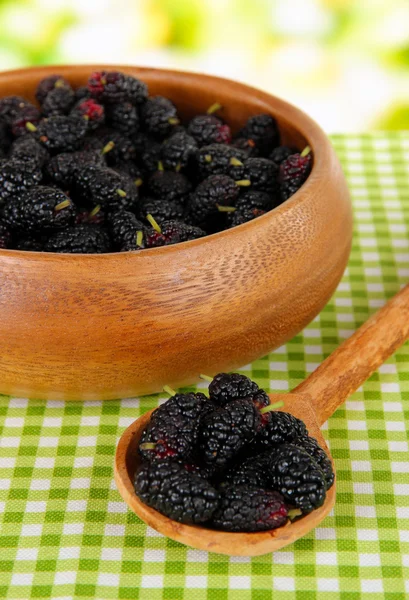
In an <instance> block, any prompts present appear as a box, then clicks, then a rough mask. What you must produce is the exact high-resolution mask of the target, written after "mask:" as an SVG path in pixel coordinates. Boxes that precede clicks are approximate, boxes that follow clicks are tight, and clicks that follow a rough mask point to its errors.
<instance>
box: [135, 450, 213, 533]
mask: <svg viewBox="0 0 409 600" xmlns="http://www.w3.org/2000/svg"><path fill="white" fill-rule="evenodd" d="M135 491H136V494H137V495H138V496H139V498H140V499H141V500H142V502H144V503H145V504H147V505H148V506H151V507H152V508H154V509H156V510H157V511H159V512H160V513H162V514H164V515H166V516H167V517H169V518H170V519H173V520H174V521H179V522H180V523H205V522H206V521H209V520H210V519H211V517H212V515H213V513H214V512H215V510H216V508H217V506H218V503H219V493H218V492H217V490H216V489H215V488H214V487H213V486H212V485H211V484H210V483H208V482H207V481H206V480H204V479H202V478H201V477H199V476H198V475H196V474H195V473H190V472H189V471H187V470H186V469H185V468H184V467H183V466H182V465H180V464H178V463H177V462H171V461H166V462H153V463H146V464H143V465H142V466H141V467H140V469H139V470H138V471H137V473H136V477H135Z"/></svg>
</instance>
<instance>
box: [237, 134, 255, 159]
mask: <svg viewBox="0 0 409 600" xmlns="http://www.w3.org/2000/svg"><path fill="white" fill-rule="evenodd" d="M232 146H233V147H234V148H237V149H238V150H241V151H242V152H244V154H245V155H246V157H247V158H255V157H257V156H259V155H260V152H259V149H258V147H257V146H256V143H255V142H254V140H251V139H249V138H243V137H238V138H236V139H235V140H233V142H232Z"/></svg>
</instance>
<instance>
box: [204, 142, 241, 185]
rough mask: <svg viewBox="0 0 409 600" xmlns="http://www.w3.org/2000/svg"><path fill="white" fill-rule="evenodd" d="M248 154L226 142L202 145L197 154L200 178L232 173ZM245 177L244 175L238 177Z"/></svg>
mask: <svg viewBox="0 0 409 600" xmlns="http://www.w3.org/2000/svg"><path fill="white" fill-rule="evenodd" d="M245 158H246V156H245V154H244V153H243V152H242V151H241V150H238V149H237V148H234V147H233V146H227V145H225V144H210V145H208V146H202V147H201V148H200V149H199V150H198V151H197V152H196V154H195V162H196V169H197V175H198V178H199V179H200V180H203V179H206V177H209V176H210V175H230V172H231V171H232V167H233V166H234V165H238V164H241V165H243V163H242V161H243V160H245ZM237 179H244V177H241V176H240V177H237Z"/></svg>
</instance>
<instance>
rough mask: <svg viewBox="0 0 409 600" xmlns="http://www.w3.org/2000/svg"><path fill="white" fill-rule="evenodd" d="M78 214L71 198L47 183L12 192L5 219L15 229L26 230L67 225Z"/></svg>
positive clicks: (4, 214)
mask: <svg viewBox="0 0 409 600" xmlns="http://www.w3.org/2000/svg"><path fill="white" fill-rule="evenodd" d="M74 216H75V207H74V205H73V203H72V201H71V200H70V199H69V198H68V197H67V196H66V195H65V194H64V193H63V192H61V191H60V190H57V189H55V188H50V187H46V186H37V187H33V188H30V189H28V190H27V191H26V192H23V193H22V194H21V195H20V196H13V197H12V198H10V199H9V200H8V202H7V203H6V204H5V206H4V208H3V220H4V222H5V223H7V224H8V225H9V227H10V228H11V229H12V230H13V231H17V232H21V233H24V234H27V233H28V234H35V233H39V232H43V231H44V232H47V231H53V230H56V229H64V228H65V227H67V225H69V224H70V223H71V222H72V221H73V219H74Z"/></svg>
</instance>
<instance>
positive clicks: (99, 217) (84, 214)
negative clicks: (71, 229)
mask: <svg viewBox="0 0 409 600" xmlns="http://www.w3.org/2000/svg"><path fill="white" fill-rule="evenodd" d="M106 217H107V215H106V213H105V211H103V210H102V208H101V207H100V206H95V207H94V208H92V209H91V210H87V209H84V208H79V209H77V214H76V215H75V221H74V223H75V225H105V222H106Z"/></svg>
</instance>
